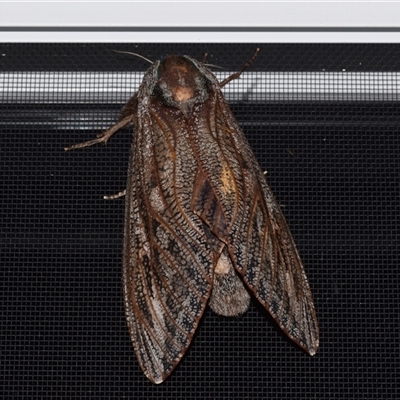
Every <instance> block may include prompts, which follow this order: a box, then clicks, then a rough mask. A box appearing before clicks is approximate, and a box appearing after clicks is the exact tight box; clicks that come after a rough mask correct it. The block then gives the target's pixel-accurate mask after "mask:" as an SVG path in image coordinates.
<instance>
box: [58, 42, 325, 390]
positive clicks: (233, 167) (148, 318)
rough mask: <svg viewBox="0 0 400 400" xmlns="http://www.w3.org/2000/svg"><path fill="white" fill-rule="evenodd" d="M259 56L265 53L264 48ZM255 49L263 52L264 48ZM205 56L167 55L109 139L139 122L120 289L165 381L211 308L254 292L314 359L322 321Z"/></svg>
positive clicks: (135, 335)
mask: <svg viewBox="0 0 400 400" xmlns="http://www.w3.org/2000/svg"><path fill="white" fill-rule="evenodd" d="M257 52H258V49H257ZM257 52H256V54H257ZM256 54H255V55H254V56H253V58H252V59H251V60H250V61H249V62H248V63H247V64H246V65H245V66H244V67H243V68H242V70H241V71H240V72H238V73H236V74H234V75H232V76H230V77H229V78H227V79H225V80H224V81H222V82H221V83H219V82H218V81H217V79H216V77H215V76H214V75H213V74H212V72H211V71H210V70H209V69H208V68H207V67H206V66H205V65H204V64H203V63H201V62H199V61H196V60H194V59H192V58H191V57H188V56H183V57H181V56H167V57H165V58H164V59H163V60H162V61H157V62H155V63H154V64H153V65H152V66H151V67H150V68H149V69H148V71H147V72H146V73H145V76H144V78H143V82H142V84H141V85H140V87H139V90H138V92H137V93H136V94H135V95H134V96H133V97H132V98H131V99H130V100H129V102H128V103H127V104H126V106H125V108H124V109H123V112H122V115H121V118H120V120H119V122H118V123H117V124H116V125H115V126H113V127H111V128H110V129H109V130H107V131H105V132H104V133H103V134H101V135H99V136H98V137H97V138H96V139H94V140H91V141H88V142H85V143H81V144H78V145H74V146H71V147H68V148H66V150H70V149H76V148H82V147H87V146H91V145H93V144H95V143H100V142H104V143H106V142H107V140H108V139H109V138H110V137H111V136H112V135H113V134H114V133H115V132H116V131H118V130H119V129H120V128H122V127H123V126H125V125H127V124H130V123H133V125H134V137H133V143H132V148H131V155H130V162H129V169H128V182H127V188H126V191H124V192H121V193H120V194H118V195H116V196H112V197H119V196H122V195H124V194H125V195H126V213H125V237H124V250H123V293H124V303H125V312H126V319H127V323H128V327H129V332H130V336H131V339H132V342H133V346H134V348H135V352H136V356H137V359H138V361H139V364H140V366H141V368H142V370H143V372H144V373H145V375H146V376H147V378H148V379H149V380H150V381H151V382H153V383H161V382H163V381H164V380H165V379H166V378H167V377H168V376H169V375H170V374H171V372H172V371H173V369H174V368H175V367H176V365H177V364H178V363H179V361H180V359H181V358H182V356H183V355H184V354H185V352H186V350H187V349H188V347H189V345H190V342H191V340H192V337H193V334H194V332H195V330H196V328H197V326H198V324H199V321H200V318H201V316H202V315H203V312H204V310H205V308H206V306H207V304H209V305H210V307H211V309H212V310H213V311H214V312H216V313H217V314H220V315H224V316H235V315H239V314H242V313H244V312H245V311H246V310H247V308H248V307H249V302H250V295H249V292H248V290H249V291H250V292H251V293H253V294H254V296H255V297H256V298H257V299H258V301H259V302H260V303H261V304H262V305H263V306H264V307H265V308H266V309H267V310H268V311H269V313H270V314H271V315H272V317H273V318H274V319H275V321H276V322H277V323H278V325H279V326H280V327H281V328H282V330H283V331H284V332H285V333H286V335H287V336H288V337H289V338H290V339H292V340H293V341H294V342H296V343H297V344H298V345H299V346H300V347H302V348H303V349H304V350H305V351H307V352H308V353H309V354H310V355H314V354H315V352H316V351H317V348H318V344H319V340H318V323H317V318H316V314H315V310H314V304H313V298H312V294H311V291H310V288H309V285H308V282H307V278H306V275H305V272H304V268H303V265H302V263H301V261H300V257H299V255H298V252H297V250H296V247H295V244H294V241H293V238H292V236H291V234H290V231H289V228H288V226H287V224H286V221H285V219H284V217H283V215H282V212H281V210H280V208H279V206H278V203H277V201H276V200H275V198H274V196H273V194H272V192H271V190H270V188H269V186H268V185H267V182H266V179H265V175H264V173H263V171H262V170H261V168H260V166H259V165H258V163H257V161H256V159H255V156H254V154H253V152H252V150H251V148H250V146H249V144H248V142H247V140H246V138H245V136H244V134H243V132H242V130H241V129H240V127H239V125H238V124H237V122H236V120H235V117H234V116H233V114H232V112H231V110H230V109H229V106H228V104H227V103H226V101H225V99H224V97H223V95H222V92H221V87H223V86H224V85H226V84H227V83H228V82H230V81H231V80H233V79H236V78H238V77H239V76H240V74H241V73H242V72H243V71H244V70H245V69H246V68H247V67H248V66H249V65H250V64H251V62H252V61H253V60H254V58H255V57H256Z"/></svg>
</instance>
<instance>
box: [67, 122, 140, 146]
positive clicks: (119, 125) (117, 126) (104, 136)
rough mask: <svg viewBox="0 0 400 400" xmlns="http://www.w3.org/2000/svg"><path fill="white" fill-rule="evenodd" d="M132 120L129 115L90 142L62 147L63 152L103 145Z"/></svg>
mask: <svg viewBox="0 0 400 400" xmlns="http://www.w3.org/2000/svg"><path fill="white" fill-rule="evenodd" d="M133 118H134V116H133V115H130V116H129V117H125V118H123V119H121V120H120V121H119V122H118V123H116V124H115V125H114V126H112V127H111V128H110V129H107V130H106V131H104V132H103V133H101V134H100V135H98V136H97V137H96V139H92V140H88V141H87V142H83V143H78V144H74V145H72V146H68V147H64V150H65V151H69V150H75V149H83V148H84V147H89V146H93V145H94V144H97V143H103V142H104V143H107V141H108V139H110V137H111V136H112V135H114V133H115V132H117V131H119V130H120V129H121V128H123V127H124V126H126V125H128V124H130V123H131V122H132V121H133Z"/></svg>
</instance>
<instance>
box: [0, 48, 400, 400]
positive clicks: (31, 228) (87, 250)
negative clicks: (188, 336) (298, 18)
mask: <svg viewBox="0 0 400 400" xmlns="http://www.w3.org/2000/svg"><path fill="white" fill-rule="evenodd" d="M256 47H261V52H260V54H259V56H258V58H257V60H256V61H255V62H254V64H253V65H252V66H251V68H250V69H249V70H248V71H247V72H246V73H245V74H244V75H243V76H242V78H241V79H240V80H236V81H233V82H231V83H230V84H229V85H228V86H227V87H226V88H225V89H224V90H225V95H226V97H227V99H228V100H229V102H230V105H231V108H232V110H233V112H234V113H235V115H236V117H237V119H238V122H239V124H240V125H241V126H242V128H243V130H244V131H245V133H246V136H247V138H248V140H249V142H250V144H251V146H252V148H253V150H254V152H255V155H256V157H257V159H258V160H259V162H260V164H261V166H262V168H263V169H264V170H266V171H267V179H268V182H269V184H270V186H271V188H272V190H273V192H274V194H275V196H276V197H277V199H278V201H279V203H280V204H281V207H282V209H283V212H284V214H285V216H286V219H287V221H288V224H289V226H290V228H291V231H292V234H293V236H294V238H295V241H296V244H297V247H298V249H299V252H300V254H301V257H302V260H303V262H304V265H305V268H306V272H307V275H308V279H309V281H310V285H311V287H312V291H313V294H314V299H315V305H316V308H317V314H318V319H319V323H320V329H321V345H320V349H319V352H318V353H317V355H316V356H314V357H310V356H308V355H306V354H305V353H304V352H303V351H302V350H300V349H299V348H298V347H296V346H295V345H294V344H293V343H291V342H290V341H289V340H288V339H286V337H285V336H284V334H283V333H282V332H281V331H280V330H279V328H278V327H277V326H276V325H275V324H274V323H273V322H272V321H271V318H270V317H269V316H268V315H267V313H266V312H265V311H264V310H263V309H262V308H261V307H260V306H259V305H258V304H257V303H256V301H254V300H253V301H252V304H251V307H250V309H249V311H248V312H247V313H246V314H244V315H243V316H240V317H237V318H224V317H220V316H218V315H215V314H214V313H213V312H211V311H210V310H209V309H207V311H206V313H205V315H204V318H203V319H202V321H201V324H200V327H199V329H198V331H197V333H196V335H195V337H194V340H193V342H192V345H191V347H190V349H189V351H188V352H187V354H186V356H185V357H184V359H183V360H182V362H181V363H180V364H179V366H178V367H177V369H176V370H175V371H174V372H173V374H172V375H171V377H170V378H169V379H168V380H167V381H166V382H165V383H163V384H162V385H159V386H154V385H152V384H151V383H150V382H149V381H148V380H147V379H146V378H145V377H144V375H143V373H142V372H141V370H140V368H139V366H138V363H137V361H136V358H135V354H134V352H133V348H132V345H131V342H130V339H129V335H128V330H127V326H126V322H125V316H124V310H123V302H122V290H121V252H122V238H123V220H124V199H118V200H114V201H105V200H103V195H104V194H114V193H117V192H119V191H121V190H123V189H124V188H125V183H126V170H127V163H128V158H129V148H130V142H131V138H132V130H131V129H125V130H123V131H122V132H120V133H119V134H117V135H115V136H114V137H113V138H112V139H111V140H110V141H109V143H108V144H107V145H106V146H101V145H98V146H93V147H90V148H87V149H83V150H76V151H71V152H68V153H66V152H64V151H63V147H64V146H66V145H70V144H74V143H79V142H82V141H85V140H88V139H91V138H93V137H94V136H95V135H96V134H97V133H99V132H101V131H102V130H104V129H105V128H107V127H109V126H110V125H112V124H113V123H114V122H115V121H116V119H117V118H118V114H119V111H120V109H121V107H122V105H123V104H124V102H125V101H126V100H127V99H128V98H129V97H130V96H131V94H132V93H133V92H135V90H136V89H137V87H138V85H139V83H140V80H141V77H142V75H143V71H145V70H146V69H147V68H148V64H147V63H146V62H145V61H143V60H141V59H139V58H137V57H131V56H128V55H123V54H117V53H115V52H113V51H112V50H113V49H115V50H125V51H133V52H136V53H139V54H141V55H144V56H146V57H148V58H150V59H151V60H155V59H158V58H160V57H162V56H163V55H166V54H174V53H176V54H188V55H191V56H193V57H195V58H197V59H200V60H201V59H202V58H203V55H204V53H208V59H207V60H208V62H209V63H210V64H216V65H219V66H221V67H223V69H215V71H216V74H217V75H218V77H219V78H220V79H222V78H223V77H224V76H227V75H228V74H229V73H230V72H234V71H237V70H238V69H239V68H240V67H241V66H242V65H243V64H244V63H245V62H246V61H247V60H248V59H249V58H250V57H251V55H252V54H253V52H254V50H255V48H256ZM0 48H1V52H0V65H1V72H0V85H1V88H2V91H1V95H0V96H1V97H2V100H1V104H0V109H1V114H0V124H1V147H0V149H1V159H0V174H1V186H2V195H1V197H0V204H1V208H0V213H1V239H0V240H1V241H0V246H1V277H0V296H1V301H0V307H1V308H0V309H1V320H0V323H1V331H0V334H1V337H0V339H1V362H0V376H1V378H0V379H1V380H2V383H1V385H0V391H1V394H0V396H1V397H2V398H34V397H41V398H58V397H60V398H61V397H62V398H93V399H97V398H104V397H107V398H118V399H121V398H135V399H149V398H163V399H164V398H165V399H167V398H168V399H189V398H190V399H198V398H199V399H200V398H202V399H203V398H215V399H228V398H229V399H243V398H249V399H264V398H268V399H377V398H382V399H398V398H399V397H400V390H399V379H400V332H399V322H400V321H399V319H400V318H399V315H400V298H399V297H400V296H399V287H400V279H399V278H400V272H399V261H400V260H399V239H400V229H399V226H400V225H399V222H400V221H399V219H400V200H399V194H400V176H399V158H400V138H399V125H400V121H399V120H400V107H399V100H400V96H399V93H400V79H399V78H400V46H399V45H385V44H376V45H375V44H374V45H369V44H354V45H353V44H327V45H324V44H296V45H292V44H261V45H259V44H239V45H238V44H218V45H216V44H179V45H178V44H148V45H146V44H140V45H127V44H104V45H102V44H29V45H27V44H1V45H0Z"/></svg>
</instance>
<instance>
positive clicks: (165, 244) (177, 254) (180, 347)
mask: <svg viewBox="0 0 400 400" xmlns="http://www.w3.org/2000/svg"><path fill="white" fill-rule="evenodd" d="M141 101H142V102H143V99H142V100H141ZM138 112H139V118H138V124H139V125H138V126H137V127H136V128H135V135H134V143H133V147H132V152H133V154H132V156H131V159H130V166H129V172H128V176H130V180H129V182H128V187H127V198H126V224H125V244H124V260H123V288H124V301H125V309H126V315H127V321H128V326H129V330H130V336H131V339H132V341H133V344H134V348H135V351H136V355H137V358H138V361H139V363H140V365H141V368H142V369H143V371H144V373H145V374H146V376H147V377H148V378H149V379H150V380H151V381H152V382H154V383H160V382H162V381H163V380H164V379H165V378H166V377H167V376H168V375H169V374H170V373H171V372H172V370H173V369H174V367H175V366H176V365H177V363H178V362H179V360H180V359H181V357H182V356H183V354H184V353H185V351H186V349H187V348H188V346H189V344H190V341H191V339H192V336H193V334H194V332H195V329H196V327H197V325H198V322H199V320H200V318H201V315H202V313H203V311H204V309H205V307H206V305H207V301H208V298H209V296H210V292H211V282H212V270H211V269H212V263H213V258H212V252H211V250H210V246H209V244H208V241H207V237H206V234H205V230H204V228H206V227H205V225H204V223H203V222H202V221H201V220H200V219H199V218H198V216H197V215H195V214H194V213H193V212H192V210H191V209H190V200H191V190H188V184H189V187H190V184H191V183H192V182H193V181H194V177H195V174H196V170H197V169H196V161H195V157H194V156H193V155H192V151H191V148H190V145H189V142H188V141H187V139H185V132H184V126H185V124H183V123H181V122H180V121H179V115H177V112H176V110H174V109H172V108H166V107H157V104H147V107H146V108H143V109H142V110H140V108H139V111H138ZM181 117H182V115H181ZM207 229H208V228H207Z"/></svg>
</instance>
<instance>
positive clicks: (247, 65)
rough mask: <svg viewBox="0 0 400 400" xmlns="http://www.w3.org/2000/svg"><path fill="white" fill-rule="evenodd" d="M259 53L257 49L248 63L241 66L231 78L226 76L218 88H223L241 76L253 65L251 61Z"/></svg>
mask: <svg viewBox="0 0 400 400" xmlns="http://www.w3.org/2000/svg"><path fill="white" fill-rule="evenodd" d="M259 51H260V48H258V47H257V49H256V51H255V53H254V55H253V57H251V58H250V60H249V61H247V63H246V64H244V65H243V68H242V69H241V70H240V71H239V72H236V73H234V74H232V75H231V76H228V77H227V78H226V79H224V80H223V81H222V82H220V84H219V86H220V87H224V86H225V85H226V84H228V83H229V82H230V81H233V80H235V79H238V78H239V77H240V75H242V73H243V72H244V71H245V70H246V69H247V68H249V67H250V65H251V64H252V63H253V61H254V60H255V59H256V57H257V54H258V52H259Z"/></svg>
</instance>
